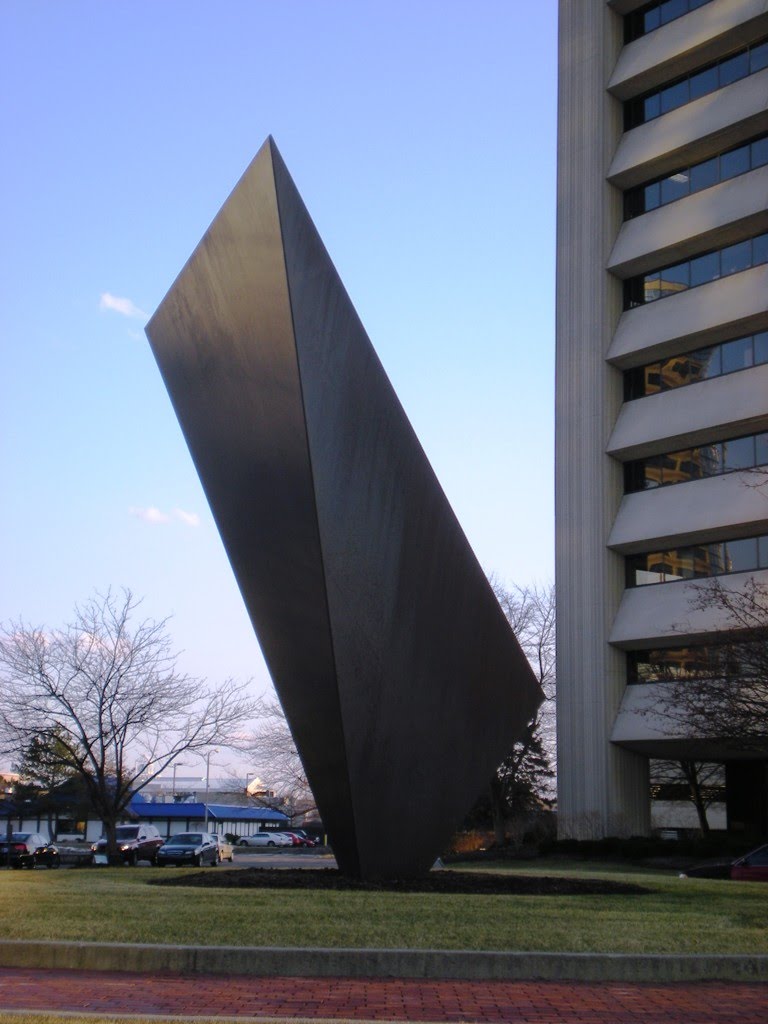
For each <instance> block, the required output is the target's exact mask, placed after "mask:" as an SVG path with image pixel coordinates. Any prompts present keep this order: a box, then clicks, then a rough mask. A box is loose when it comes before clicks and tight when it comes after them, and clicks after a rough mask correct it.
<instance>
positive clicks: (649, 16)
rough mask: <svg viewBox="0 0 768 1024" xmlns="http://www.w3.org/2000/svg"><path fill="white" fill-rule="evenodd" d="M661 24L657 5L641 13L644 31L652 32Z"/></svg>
mask: <svg viewBox="0 0 768 1024" xmlns="http://www.w3.org/2000/svg"><path fill="white" fill-rule="evenodd" d="M660 24H661V12H660V11H659V8H658V7H654V8H652V9H651V10H650V11H646V12H645V14H644V15H643V29H644V31H645V32H653V30H654V29H656V28H658V27H659V25H660Z"/></svg>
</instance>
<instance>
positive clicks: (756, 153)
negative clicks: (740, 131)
mask: <svg viewBox="0 0 768 1024" xmlns="http://www.w3.org/2000/svg"><path fill="white" fill-rule="evenodd" d="M750 149H751V151H752V166H753V167H762V166H763V164H768V138H765V139H758V140H757V142H753V143H752V145H751V146H750Z"/></svg>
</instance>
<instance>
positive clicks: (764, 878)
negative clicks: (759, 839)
mask: <svg viewBox="0 0 768 1024" xmlns="http://www.w3.org/2000/svg"><path fill="white" fill-rule="evenodd" d="M731 878H735V879H736V880H737V881H739V882H768V844H767V845H766V846H759V847H758V848H757V849H756V850H753V851H752V852H751V853H748V854H746V856H744V857H739V859H738V860H735V861H734V862H733V864H731Z"/></svg>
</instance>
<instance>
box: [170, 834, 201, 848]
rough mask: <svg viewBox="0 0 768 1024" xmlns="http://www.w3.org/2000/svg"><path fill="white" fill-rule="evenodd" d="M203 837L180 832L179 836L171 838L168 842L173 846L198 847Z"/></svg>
mask: <svg viewBox="0 0 768 1024" xmlns="http://www.w3.org/2000/svg"><path fill="white" fill-rule="evenodd" d="M202 841H203V837H202V836H201V835H200V833H199V832H182V834H181V835H180V836H171V838H170V839H169V840H168V842H169V843H173V845H174V846H199V845H200V843H202Z"/></svg>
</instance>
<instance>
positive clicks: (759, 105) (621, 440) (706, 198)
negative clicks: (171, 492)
mask: <svg viewBox="0 0 768 1024" xmlns="http://www.w3.org/2000/svg"><path fill="white" fill-rule="evenodd" d="M646 6H647V0H646V3H643V2H635V0H607V2H606V0H560V30H559V32H560V44H559V45H560V57H559V65H560V82H559V118H558V195H557V201H558V227H557V253H558V271H557V276H558V281H557V360H556V374H557V384H556V572H557V606H558V672H557V678H558V766H559V768H558V770H559V781H558V811H559V819H560V820H559V827H560V831H561V835H563V836H574V837H577V838H592V837H597V836H603V835H635V834H645V833H647V832H648V831H649V830H650V827H651V821H650V809H649V794H648V758H649V756H658V757H669V756H673V757H674V756H675V754H676V753H677V755H678V756H694V757H698V758H701V759H704V756H705V754H707V753H708V754H712V750H711V749H709V750H705V748H704V746H703V745H702V747H701V749H700V750H699V749H697V748H696V745H695V743H694V744H693V745H692V746H691V744H690V743H689V742H687V741H686V743H685V744H683V743H682V741H681V742H680V743H678V745H677V746H676V745H675V737H674V736H672V735H670V733H669V731H668V730H667V731H665V729H664V726H663V723H660V722H659V721H657V720H655V719H654V716H653V715H649V714H648V713H647V711H646V712H645V713H637V708H638V706H639V705H642V704H645V705H647V704H648V702H649V701H652V697H653V694H652V692H651V695H650V696H649V695H648V693H647V692H645V691H648V690H651V691H653V687H648V686H643V687H635V686H630V685H628V671H627V655H626V653H625V652H627V651H632V650H643V649H649V648H651V647H654V646H656V647H664V646H674V645H680V644H682V643H686V642H689V643H691V642H699V643H701V642H702V641H703V640H704V639H706V637H707V636H708V635H710V638H711V634H712V633H713V632H714V631H717V630H718V629H719V628H720V629H721V628H722V625H723V623H722V622H721V621H719V620H718V616H717V615H716V614H714V613H712V614H704V613H702V612H700V611H699V612H697V613H692V612H691V610H690V602H691V596H692V594H693V593H694V592H695V590H696V587H697V585H700V584H697V582H696V581H691V582H687V581H685V580H676V581H674V582H661V583H656V584H654V585H650V586H636V587H628V586H627V579H628V577H627V574H626V569H625V559H626V556H628V555H633V554H634V555H637V554H640V555H642V554H646V553H648V554H651V553H653V552H655V551H658V550H659V546H660V545H665V546H666V548H683V547H685V546H686V545H688V546H690V545H693V544H700V543H709V542H716V541H728V540H734V541H735V540H736V539H737V538H744V537H756V536H758V535H761V534H766V533H768V500H766V497H765V495H764V494H762V493H761V492H760V491H759V490H756V489H755V488H754V487H752V486H750V485H749V484H750V480H749V478H748V474H745V473H738V472H735V473H726V474H724V475H722V476H710V477H708V478H707V479H693V478H689V479H685V480H682V481H681V482H676V483H674V485H673V486H659V487H656V488H655V489H645V490H639V491H636V492H634V493H625V475H624V463H626V462H629V461H632V460H642V459H648V458H651V457H654V456H659V455H664V454H666V453H676V452H678V451H679V450H680V449H683V448H686V447H688V446H691V445H707V444H712V443H716V442H724V441H727V440H729V439H733V438H740V437H745V436H746V435H751V434H757V433H759V432H761V431H766V430H768V363H765V362H764V363H763V364H762V365H755V366H751V367H749V368H745V369H740V370H738V372H729V373H725V372H723V374H722V375H721V376H717V377H713V378H711V379H707V380H703V379H702V380H699V381H697V382H693V383H690V382H688V384H689V386H688V385H687V386H679V387H677V386H676V385H673V386H672V388H671V389H668V390H663V391H660V392H659V393H656V394H653V393H648V394H647V395H644V396H641V397H634V396H633V397H632V399H631V400H625V394H626V392H625V386H626V384H625V375H626V374H627V373H628V372H629V371H632V370H633V369H638V368H643V367H647V366H649V364H652V363H654V362H655V361H658V360H660V359H670V358H672V357H675V356H684V355H685V354H686V353H691V352H693V351H694V350H699V349H702V348H703V347H704V346H712V345H718V344H721V343H727V342H728V341H730V340H733V339H738V338H741V337H743V336H745V335H749V334H754V333H756V332H761V331H766V330H767V329H768V265H766V264H765V263H762V264H761V265H757V263H758V262H759V261H758V259H757V257H754V258H753V265H751V266H748V267H746V268H745V269H743V270H740V271H739V272H732V271H730V270H729V271H728V272H727V273H728V274H729V275H730V276H726V272H725V271H723V272H722V273H721V276H720V277H719V279H716V280H711V281H710V282H709V283H705V284H698V282H695V284H696V286H695V287H694V286H693V284H691V286H690V287H687V286H686V287H684V288H683V287H681V288H680V290H678V289H677V285H675V284H673V285H671V286H669V288H668V291H667V292H664V291H662V292H661V298H658V299H654V300H653V301H652V300H651V297H650V295H651V293H650V291H649V287H650V286H649V285H648V284H647V283H645V284H643V283H642V280H641V285H640V286H641V288H643V289H644V290H643V291H642V293H641V298H640V301H639V302H638V301H633V300H631V299H628V296H629V295H630V291H629V290H627V289H625V287H624V284H625V281H626V280H627V279H633V285H631V286H630V288H631V287H632V286H634V285H635V283H636V282H637V280H638V278H639V275H643V274H651V272H653V271H658V270H661V269H663V268H666V267H668V266H670V265H672V264H678V263H681V262H682V261H688V260H695V259H696V258H698V257H700V256H704V255H706V254H709V253H713V252H715V251H716V250H718V251H719V250H723V249H724V248H725V247H726V246H730V245H733V244H735V243H742V242H744V243H745V244H747V245H752V244H753V243H752V242H751V241H750V240H751V239H754V238H756V237H757V236H758V235H759V234H760V233H761V232H765V231H766V230H768V165H765V164H764V165H762V166H755V167H753V168H751V169H749V170H747V171H746V172H744V173H740V174H739V176H738V177H731V178H723V180H718V181H715V182H713V183H712V184H711V185H710V186H709V187H706V188H702V189H701V190H699V191H696V192H693V191H691V193H690V194H687V195H684V196H683V197H682V198H677V199H675V200H674V201H670V202H668V203H667V204H666V205H661V206H659V207H657V208H654V209H650V208H649V209H648V211H647V212H640V213H639V214H638V213H637V212H635V214H634V216H631V217H629V216H627V217H626V218H625V196H624V193H625V192H626V190H628V189H631V188H636V187H638V186H646V185H651V184H653V183H654V182H656V181H658V180H660V179H662V178H664V177H665V176H671V175H675V174H676V175H678V178H679V180H685V181H687V180H689V179H688V178H687V177H686V175H687V174H688V169H689V168H691V167H693V166H694V165H697V164H699V163H702V162H704V161H710V160H711V159H712V158H714V157H718V156H719V155H720V154H723V153H725V152H727V151H729V150H731V149H732V148H733V147H735V146H742V145H744V144H745V143H751V142H753V141H755V140H756V139H759V137H760V136H761V135H762V134H764V133H766V132H768V68H766V69H762V68H760V66H759V62H758V61H757V59H755V60H754V61H753V62H752V63H751V64H750V65H749V67H750V69H751V70H750V73H749V74H747V75H746V76H744V77H741V78H740V79H739V80H737V81H728V82H726V83H725V84H720V85H719V87H717V88H715V89H713V90H710V91H709V92H708V93H707V94H705V95H702V96H699V97H698V98H694V99H691V100H690V101H689V102H686V103H684V104H682V105H679V106H677V107H676V109H670V110H668V111H667V112H664V113H661V114H660V116H655V117H654V118H653V119H649V120H647V121H646V122H645V123H641V124H639V125H637V126H635V127H631V128H625V124H626V123H627V122H626V121H625V109H624V108H625V105H626V104H627V103H629V102H631V101H633V100H637V99H638V98H642V97H644V96H645V95H646V94H648V93H649V92H651V91H653V90H661V89H665V88H666V87H668V86H671V85H673V84H674V83H676V82H677V81H678V80H682V79H683V78H684V77H685V76H692V75H695V74H698V73H699V72H700V71H702V69H705V68H706V67H708V66H711V65H713V64H715V63H716V62H719V61H724V60H726V59H730V58H731V56H732V55H733V54H735V53H739V52H742V51H745V50H746V48H747V47H758V46H760V44H761V43H762V42H763V41H764V40H765V39H766V37H767V36H768V0H710V2H706V3H703V4H702V5H701V6H699V7H698V8H696V9H692V10H690V11H689V12H688V13H686V14H684V15H683V16H681V17H678V18H676V19H675V20H674V21H671V22H669V23H667V24H664V25H662V26H661V27H659V28H656V29H654V30H652V31H648V32H647V34H645V35H642V36H641V37H640V38H636V39H634V40H633V41H631V42H627V43H625V42H624V39H625V35H624V27H625V26H624V16H625V15H627V14H630V13H632V12H633V11H637V10H638V9H640V8H641V7H646ZM691 6H692V7H695V5H694V4H691ZM719 74H720V73H719V72H718V75H719ZM723 77H725V76H723ZM718 81H719V82H720V81H721V79H718ZM750 159H751V158H750ZM718 166H720V165H719V164H718ZM718 173H720V172H719V171H718ZM649 202H650V201H649ZM754 244H755V245H757V243H754ZM750 251H752V250H750ZM754 251H755V252H757V251H758V250H757V249H754ZM761 251H762V250H761ZM717 258H718V259H719V258H720V257H717ZM723 265H724V264H723ZM691 280H693V279H691ZM649 379H650V378H649ZM666 548H665V549H666ZM738 575H741V576H743V577H746V575H747V574H746V573H744V574H738ZM758 575H759V576H760V577H762V576H765V575H767V574H766V573H765V572H763V573H761V574H758ZM729 578H730V579H731V581H732V582H733V584H734V585H738V583H739V580H738V579H737V576H736V575H731V576H730V577H729ZM697 616H698V617H697ZM641 691H643V692H641Z"/></svg>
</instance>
